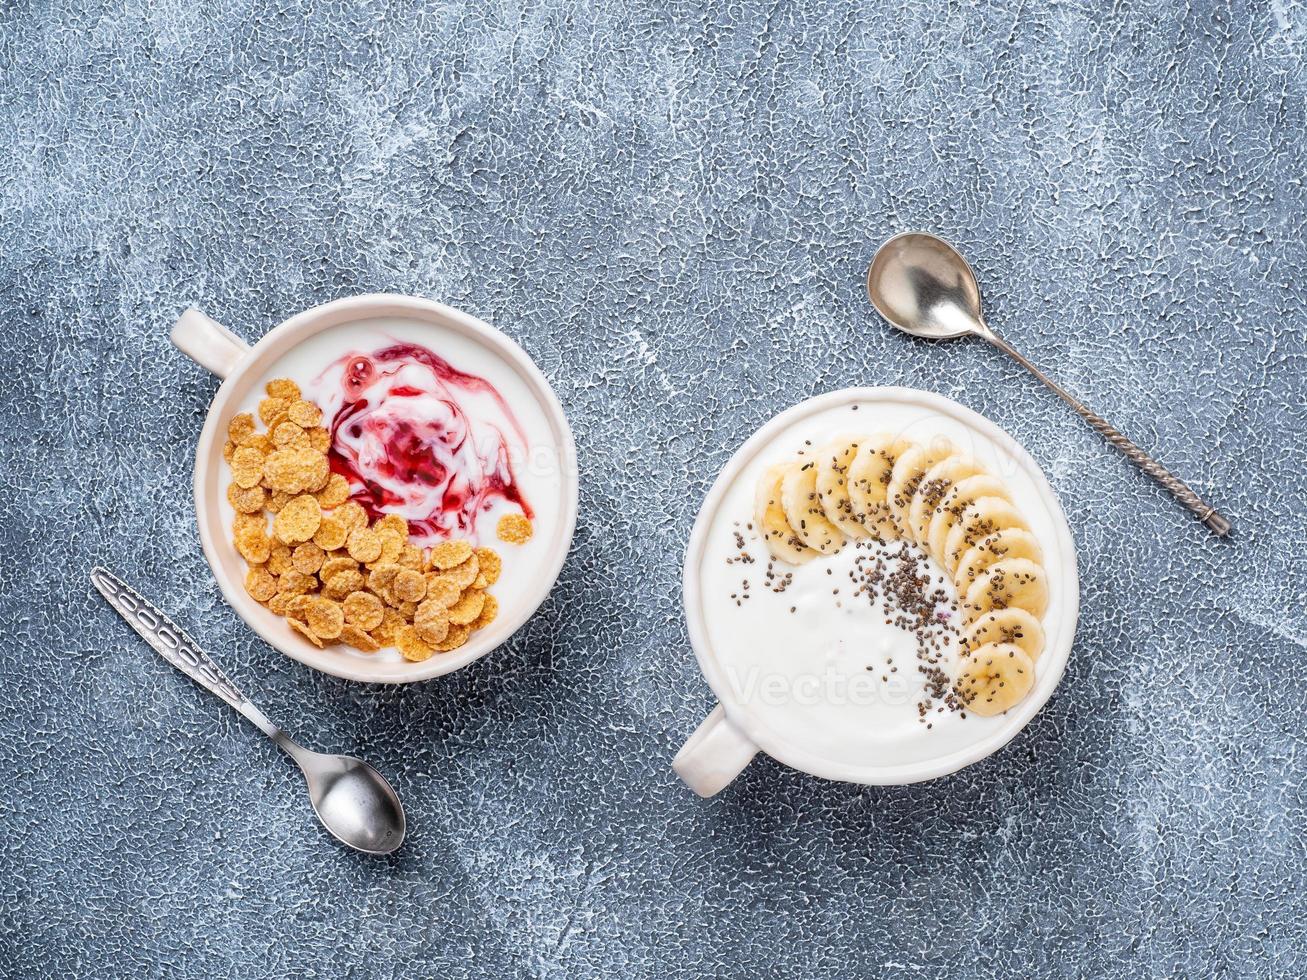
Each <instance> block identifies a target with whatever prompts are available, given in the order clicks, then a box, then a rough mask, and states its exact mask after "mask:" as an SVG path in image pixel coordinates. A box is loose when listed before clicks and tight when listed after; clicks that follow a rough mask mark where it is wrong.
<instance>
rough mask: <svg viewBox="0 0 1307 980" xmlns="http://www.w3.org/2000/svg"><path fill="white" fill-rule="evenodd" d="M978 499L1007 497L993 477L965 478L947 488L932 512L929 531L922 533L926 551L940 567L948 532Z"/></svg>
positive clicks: (1005, 490)
mask: <svg viewBox="0 0 1307 980" xmlns="http://www.w3.org/2000/svg"><path fill="white" fill-rule="evenodd" d="M981 497H1002V498H1005V499H1006V497H1007V487H1005V486H1003V483H1002V482H1001V481H1000V480H998V479H996V478H995V477H992V476H988V475H981V476H969V477H967V478H966V479H965V480H959V481H958V482H957V483H955V484H953V486H952V487H950V488H949V491H948V493H946V494H945V495H944V499H943V500H941V501H940V502H939V506H938V507H936V508H935V513H934V514H933V515H932V516H931V518H930V530H929V531H928V532H927V533H926V541H925V545H926V550H927V551H929V552H930V554H931V557H932V558H934V559H935V561H937V562H939V563H940V564H941V565H942V564H943V563H944V561H943V555H944V547H945V545H946V544H947V543H948V535H949V532H950V531H952V530H953V525H954V524H956V523H957V520H958V518H959V517H960V516H961V515H962V512H963V511H964V510H966V509H967V507H968V506H969V505H970V504H971V503H973V502H974V501H977V500H979V499H980V498H981Z"/></svg>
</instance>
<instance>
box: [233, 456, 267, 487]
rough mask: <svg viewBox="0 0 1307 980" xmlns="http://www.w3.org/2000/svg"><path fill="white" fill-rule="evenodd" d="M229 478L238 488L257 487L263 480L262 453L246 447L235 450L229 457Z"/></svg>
mask: <svg viewBox="0 0 1307 980" xmlns="http://www.w3.org/2000/svg"><path fill="white" fill-rule="evenodd" d="M231 478H232V480H233V481H235V483H236V484H238V485H239V486H242V487H245V488H246V489H248V488H250V487H255V486H258V484H259V481H260V480H262V479H263V453H261V452H259V451H258V450H257V449H250V448H248V447H245V448H241V449H237V450H236V451H235V452H234V453H232V456H231Z"/></svg>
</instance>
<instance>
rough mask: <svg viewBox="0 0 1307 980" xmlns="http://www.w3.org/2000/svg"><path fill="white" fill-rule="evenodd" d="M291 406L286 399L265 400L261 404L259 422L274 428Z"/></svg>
mask: <svg viewBox="0 0 1307 980" xmlns="http://www.w3.org/2000/svg"><path fill="white" fill-rule="evenodd" d="M288 404H290V403H289V402H287V401H286V399H284V398H265V399H263V401H261V402H259V420H260V421H261V422H262V423H263V424H264V425H266V426H267V427H268V428H272V427H273V425H275V424H276V422H277V420H278V419H280V418H281V417H282V416H283V415H285V414H286V406H287V405H288Z"/></svg>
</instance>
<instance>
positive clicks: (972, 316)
mask: <svg viewBox="0 0 1307 980" xmlns="http://www.w3.org/2000/svg"><path fill="white" fill-rule="evenodd" d="M867 297H868V298H869V299H870V300H871V305H872V306H874V307H875V308H876V312H877V313H879V314H880V315H881V316H883V317H884V318H885V319H886V320H887V321H889V323H890V324H891V325H892V326H895V327H897V328H898V329H900V330H902V331H903V332H904V333H909V334H912V335H913V336H914V337H926V338H928V339H931V340H945V339H948V338H950V337H961V336H963V335H964V334H969V333H974V334H981V335H982V336H983V335H984V334H986V333H988V328H987V327H986V326H985V320H984V317H983V316H982V315H981V312H980V286H979V284H978V283H977V282H976V275H975V273H974V272H972V271H971V266H969V265H968V264H967V260H966V259H964V258H963V257H962V254H961V253H960V252H959V251H958V250H957V249H956V248H954V247H953V246H952V245H950V244H949V243H948V242H946V241H944V239H942V238H940V237H938V236H937V235H930V234H927V233H925V232H919V231H908V232H904V233H903V234H901V235H895V236H894V237H893V238H891V239H890V240H889V241H887V242H886V243H885V244H884V245H882V246H881V247H880V248H878V249H877V250H876V254H875V256H873V258H872V260H871V265H870V266H869V267H868V268H867Z"/></svg>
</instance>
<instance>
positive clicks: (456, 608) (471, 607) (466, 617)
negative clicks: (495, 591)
mask: <svg viewBox="0 0 1307 980" xmlns="http://www.w3.org/2000/svg"><path fill="white" fill-rule="evenodd" d="M485 604H486V594H485V593H484V592H478V591H477V590H476V589H469V590H468V591H467V592H464V593H463V598H461V599H459V600H458V602H456V603H454V604H453V605H452V606H450V607H449V613H448V615H449V621H450V622H451V623H453V624H454V625H455V626H467V625H468V624H469V623H473V622H475V621H476V618H477V617H478V616H480V615H481V609H482V608H483V607H484V606H485Z"/></svg>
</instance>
